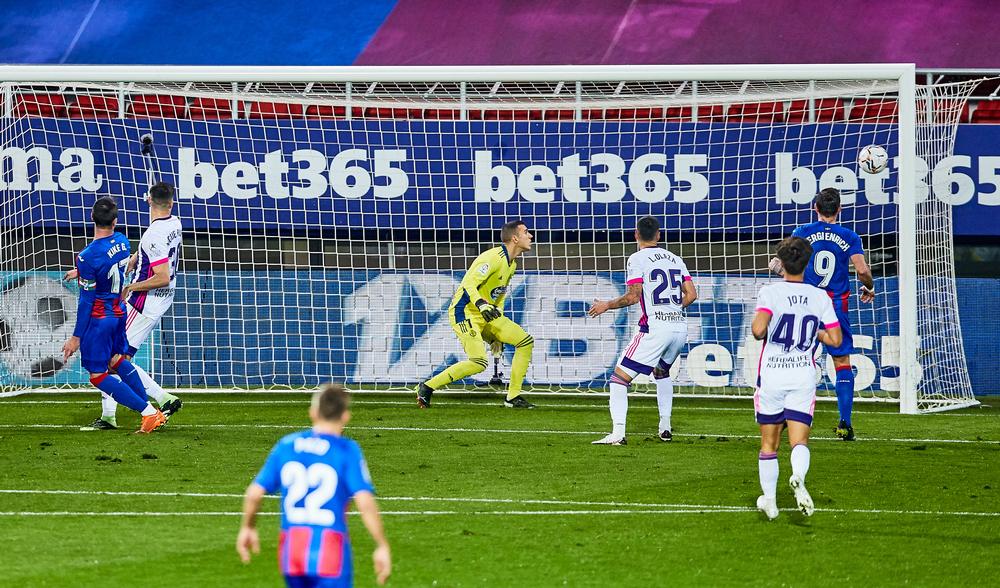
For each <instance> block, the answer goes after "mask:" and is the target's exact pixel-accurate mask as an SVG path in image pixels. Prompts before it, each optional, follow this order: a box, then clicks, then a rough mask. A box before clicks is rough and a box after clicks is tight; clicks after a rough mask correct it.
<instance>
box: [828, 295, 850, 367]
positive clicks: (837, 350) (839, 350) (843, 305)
mask: <svg viewBox="0 0 1000 588" xmlns="http://www.w3.org/2000/svg"><path fill="white" fill-rule="evenodd" d="M831 302H833V311H834V312H836V313H837V322H839V323H840V332H841V333H843V334H844V340H843V341H841V342H840V345H839V346H838V347H828V346H826V345H824V346H823V347H824V349H826V352H827V353H829V354H830V355H832V356H834V357H840V356H842V355H850V354H852V353H854V335H853V334H852V333H851V321H850V320H849V319H848V318H847V295H846V294H845V295H839V296H836V297H835V298H832V300H831Z"/></svg>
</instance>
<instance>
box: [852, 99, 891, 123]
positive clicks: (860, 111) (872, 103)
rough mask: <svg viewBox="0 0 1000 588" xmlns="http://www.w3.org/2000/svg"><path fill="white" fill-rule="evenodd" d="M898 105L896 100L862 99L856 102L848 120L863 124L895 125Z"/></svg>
mask: <svg viewBox="0 0 1000 588" xmlns="http://www.w3.org/2000/svg"><path fill="white" fill-rule="evenodd" d="M897 108H898V104H897V102H896V101H895V100H881V99H878V98H873V99H860V100H855V101H854V106H852V107H851V113H850V115H849V116H848V120H850V121H852V122H863V123H869V124H874V123H894V122H896V110H897Z"/></svg>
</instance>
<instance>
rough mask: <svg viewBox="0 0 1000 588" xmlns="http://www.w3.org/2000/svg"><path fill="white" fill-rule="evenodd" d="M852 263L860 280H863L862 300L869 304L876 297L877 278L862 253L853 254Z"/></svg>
mask: <svg viewBox="0 0 1000 588" xmlns="http://www.w3.org/2000/svg"><path fill="white" fill-rule="evenodd" d="M851 263H853V264H854V269H855V270H856V271H857V272H858V281H859V282H861V302H864V303H866V304H867V303H869V302H871V301H872V300H874V299H875V280H874V279H873V278H872V270H871V268H870V267H868V262H867V261H865V256H864V254H862V253H855V254H854V255H852V256H851Z"/></svg>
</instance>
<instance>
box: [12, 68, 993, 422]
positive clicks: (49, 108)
mask: <svg viewBox="0 0 1000 588" xmlns="http://www.w3.org/2000/svg"><path fill="white" fill-rule="evenodd" d="M0 84H2V90H3V102H2V109H3V110H2V113H0V114H2V120H0V148H2V149H3V151H2V155H0V237H2V243H0V285H2V292H0V387H2V390H0V393H19V392H21V391H25V390H33V389H39V388H52V387H57V388H58V387H73V386H80V385H82V384H85V378H82V377H81V372H80V369H79V367H78V365H76V364H75V363H74V362H72V361H71V362H70V363H69V364H66V365H63V364H62V362H61V358H60V357H58V353H56V351H57V350H58V347H60V346H61V340H62V339H64V338H65V336H66V335H67V332H66V331H67V329H70V330H71V326H70V324H71V323H72V321H73V320H75V304H74V302H73V292H72V290H71V289H69V288H68V287H67V286H66V285H60V284H59V280H58V277H59V275H60V274H61V272H62V271H65V270H66V269H68V268H69V267H70V265H71V264H72V259H73V254H74V252H75V251H76V250H78V249H79V248H81V247H82V246H83V245H84V244H85V243H86V240H87V234H88V232H89V228H88V227H87V224H88V222H87V213H88V210H89V206H90V204H92V202H93V201H94V199H95V198H96V197H98V196H102V195H112V196H115V197H116V198H117V199H118V200H119V205H120V207H121V209H122V213H121V216H120V217H119V221H120V223H121V228H122V230H124V231H126V233H127V234H128V236H129V238H130V239H131V240H132V241H133V244H135V243H136V242H137V240H138V238H139V235H140V234H141V230H142V228H143V227H144V226H145V225H146V224H147V222H148V217H147V216H146V212H147V209H146V205H145V204H144V203H143V202H142V196H143V195H144V193H145V187H146V184H147V181H148V173H147V171H146V169H145V162H144V161H143V158H142V156H141V155H140V148H139V143H138V139H139V137H140V136H141V135H143V134H151V135H152V136H153V137H154V148H155V150H156V157H158V158H159V160H160V161H159V165H160V166H162V169H163V174H164V177H166V178H168V179H171V180H172V181H173V182H174V183H175V184H176V185H177V186H178V203H177V213H178V214H179V216H180V217H181V219H182V222H183V223H184V224H185V231H186V233H185V249H184V252H183V255H182V262H181V266H180V269H179V274H178V275H179V280H178V294H177V301H176V302H175V305H174V308H173V309H172V310H171V311H170V312H169V313H168V314H167V315H166V316H165V317H164V320H163V323H162V326H161V329H159V330H158V331H157V333H156V335H155V336H154V338H153V339H152V340H151V344H150V345H148V346H147V347H148V348H147V349H145V350H141V352H142V353H144V354H145V355H143V356H141V357H140V358H138V359H137V360H138V361H140V363H142V362H145V363H146V364H147V365H148V364H149V362H150V361H151V360H152V358H153V357H155V358H156V370H155V372H156V373H155V374H154V375H155V376H157V377H159V378H161V380H162V381H163V382H162V383H164V384H165V385H166V386H168V387H177V388H201V387H208V388H216V389H248V388H264V389H282V388H307V387H312V386H315V385H317V384H319V383H320V382H322V381H323V380H326V379H331V378H335V379H343V380H345V381H347V382H349V383H350V384H351V385H352V386H354V387H356V388H360V389H377V390H386V389H389V390H402V389H407V388H409V387H412V385H413V384H415V383H416V382H417V381H420V380H422V379H424V378H426V377H427V376H429V375H430V373H433V372H434V371H435V370H437V369H440V368H441V367H443V365H445V364H447V363H448V362H449V361H451V360H453V359H455V358H457V357H460V355H461V348H460V347H459V346H458V344H457V342H456V341H455V340H454V337H453V336H452V335H451V331H450V327H449V325H448V320H447V313H446V310H447V303H448V301H449V300H450V297H451V295H452V294H453V292H454V289H455V287H456V285H457V280H458V279H459V278H460V277H461V273H462V272H463V271H464V269H465V268H466V267H467V266H468V263H469V262H470V261H471V259H472V258H474V257H475V255H476V254H478V252H479V251H480V250H481V249H483V248H486V247H489V246H491V245H492V244H493V243H495V241H496V229H497V228H498V227H499V225H500V224H501V223H502V222H503V221H504V220H508V219H510V218H524V219H525V220H526V221H527V222H528V223H529V224H530V228H531V229H532V230H533V231H534V232H536V234H537V236H538V239H537V241H536V246H535V248H534V250H533V251H532V252H531V253H529V254H528V255H526V257H525V258H524V259H523V260H522V261H521V263H520V268H519V270H518V276H517V277H516V280H515V283H514V284H513V285H512V292H511V293H510V296H509V304H508V310H507V312H508V313H509V314H510V315H511V316H512V317H513V318H515V319H516V320H518V321H519V322H520V323H522V324H523V325H524V326H525V328H526V329H528V330H529V332H531V333H532V334H533V335H534V337H535V340H536V342H537V343H536V348H535V356H534V357H533V361H532V367H531V368H530V369H529V373H528V382H529V385H530V386H531V390H532V391H534V392H535V393H591V392H599V391H602V390H604V387H605V384H606V381H607V377H608V375H609V374H610V372H611V370H612V369H613V367H614V363H615V360H616V358H617V356H618V355H619V354H620V353H621V351H622V350H623V349H624V346H625V345H626V344H627V340H628V337H629V331H630V330H631V329H632V328H633V326H632V325H633V324H634V322H635V320H636V319H637V314H636V313H635V312H626V311H622V312H620V313H619V314H617V315H614V316H607V317H602V318H601V319H599V320H592V319H586V318H585V317H584V316H583V310H584V309H585V305H586V303H588V302H589V301H590V300H591V299H592V298H593V297H602V296H603V297H607V296H611V295H615V294H616V293H617V292H619V291H620V290H621V289H622V288H623V285H622V283H623V280H622V275H623V274H622V271H623V269H624V260H625V258H626V257H627V255H628V253H629V252H630V251H631V249H630V248H634V243H633V242H632V241H631V230H632V227H633V226H634V222H635V220H636V218H638V217H639V216H642V215H644V214H652V215H654V216H657V217H658V218H660V219H661V222H662V223H663V226H664V231H663V232H664V236H665V245H666V246H667V247H668V248H670V249H672V250H673V251H675V252H676V253H679V254H680V255H681V256H682V257H684V258H685V259H687V260H688V265H689V266H690V267H691V268H692V272H693V273H694V275H695V282H696V284H697V285H698V287H699V290H700V291H701V293H702V296H701V299H700V300H699V302H697V303H696V304H695V306H693V307H692V308H691V309H690V311H689V313H688V321H689V331H690V337H689V341H690V344H689V345H688V347H687V348H686V350H685V352H684V353H683V355H682V359H681V360H680V361H679V362H678V363H677V364H676V365H675V370H676V381H677V384H678V390H679V392H681V393H682V394H690V395H699V396H700V395H705V396H712V397H719V396H736V397H740V396H745V395H747V394H749V393H751V391H752V380H753V377H752V374H753V372H754V370H755V360H756V358H755V357H754V355H755V351H756V350H757V347H755V342H754V341H753V340H752V337H749V336H748V334H749V320H748V316H749V314H750V313H751V312H752V303H753V298H754V296H755V295H756V292H757V290H758V289H759V287H760V286H761V285H763V284H764V283H766V282H767V281H769V280H770V279H772V278H771V277H769V276H768V274H767V259H768V258H769V256H770V254H771V253H772V252H773V249H774V246H775V244H776V243H777V242H778V241H779V240H780V239H781V238H782V237H784V236H787V235H788V234H789V233H790V232H791V230H792V229H793V228H794V227H795V226H797V225H798V224H802V223H805V222H809V221H810V220H812V217H813V213H812V211H811V197H812V195H813V194H814V193H815V191H816V189H817V188H818V187H820V184H823V185H824V187H825V185H832V186H835V187H839V188H841V190H842V192H843V194H844V203H845V206H844V210H845V212H844V217H843V219H842V220H843V222H844V224H846V225H847V226H849V227H851V228H854V229H855V230H856V231H857V232H858V233H859V234H860V235H861V237H862V240H863V242H864V245H865V249H866V255H868V256H869V262H870V264H871V265H872V267H873V270H874V271H875V275H876V282H877V291H878V295H877V298H876V302H875V304H874V305H871V306H868V305H861V304H859V303H858V301H857V298H856V297H854V296H852V298H851V299H850V300H849V301H847V302H844V304H848V305H849V307H850V311H849V312H850V316H851V317H852V318H851V320H852V324H854V326H855V328H856V337H855V347H856V350H857V354H856V361H855V362H854V363H855V365H856V367H857V369H858V374H859V375H858V380H859V382H858V385H859V390H858V394H859V397H860V398H861V399H863V400H864V399H867V400H879V401H890V402H898V403H899V406H900V410H901V412H904V413H914V412H927V411H933V410H940V409H948V408H956V407H961V406H967V405H969V404H971V403H974V402H975V400H974V396H973V395H972V391H971V387H970V386H969V383H968V382H969V380H968V372H967V369H966V366H965V358H964V356H963V354H962V342H961V329H960V325H958V310H957V303H956V300H955V278H954V267H953V265H954V264H953V258H952V251H951V250H950V245H951V216H950V215H951V210H950V207H948V206H947V205H944V204H942V200H943V198H940V197H939V193H942V194H943V193H945V192H947V191H948V190H950V185H949V184H948V181H949V180H948V179H947V178H948V174H947V169H945V168H946V167H947V165H948V156H949V155H950V154H951V150H952V148H953V144H954V135H955V131H956V128H957V120H958V116H957V112H956V111H955V104H957V103H963V102H964V100H965V98H966V96H967V94H968V93H969V92H970V91H971V89H972V87H971V85H969V84H965V85H962V84H958V85H952V86H948V87H946V88H939V87H925V86H919V87H918V86H917V85H916V84H915V71H914V66H913V65H912V64H870V65H869V64H847V65H705V66H580V67H576V66H539V67H172V66H171V67H143V66H0ZM918 106H919V108H920V109H921V110H918ZM867 144H879V145H882V146H884V147H885V148H886V149H887V150H888V151H889V153H890V155H891V156H892V157H893V159H892V164H891V166H890V169H888V170H886V171H884V172H881V173H880V174H878V175H877V176H867V175H865V174H862V173H861V172H859V170H858V169H857V165H856V163H855V160H856V155H857V150H858V149H859V148H860V147H862V146H864V145H867ZM854 285H855V286H856V284H854ZM32 305H33V306H32ZM29 307H30V308H29ZM25 308H28V309H29V310H27V311H25V310H24V309H25ZM855 321H856V324H855ZM941 324H947V325H948V328H946V329H942V328H940V325H941ZM509 355H510V354H509V353H507V354H505V356H504V357H502V358H501V359H502V360H503V361H507V360H509ZM818 359H819V369H818V378H820V379H821V381H820V393H821V395H826V396H832V385H831V379H832V378H831V377H830V375H829V374H830V372H831V371H832V367H830V366H831V365H832V363H831V361H830V360H829V359H828V358H826V357H820V358H818ZM506 371H509V368H507V369H506ZM491 376H492V369H489V370H487V372H484V373H483V374H480V375H479V376H477V377H475V378H473V379H472V380H470V382H469V383H468V384H467V385H464V386H461V387H459V389H469V388H472V389H479V388H481V387H483V386H486V385H487V384H488V381H489V379H490V377H491ZM637 389H639V390H643V387H642V386H639V387H637Z"/></svg>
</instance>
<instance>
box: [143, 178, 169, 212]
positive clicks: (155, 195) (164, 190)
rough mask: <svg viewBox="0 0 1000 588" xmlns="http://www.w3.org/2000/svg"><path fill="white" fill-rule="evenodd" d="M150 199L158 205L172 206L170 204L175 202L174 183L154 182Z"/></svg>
mask: <svg viewBox="0 0 1000 588" xmlns="http://www.w3.org/2000/svg"><path fill="white" fill-rule="evenodd" d="M149 200H150V202H152V203H153V204H155V205H157V206H160V207H163V208H170V205H171V204H173V203H174V186H173V184H168V183H166V182H156V183H155V184H153V187H152V188H150V189H149Z"/></svg>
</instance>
